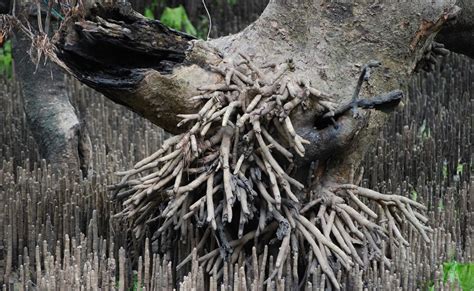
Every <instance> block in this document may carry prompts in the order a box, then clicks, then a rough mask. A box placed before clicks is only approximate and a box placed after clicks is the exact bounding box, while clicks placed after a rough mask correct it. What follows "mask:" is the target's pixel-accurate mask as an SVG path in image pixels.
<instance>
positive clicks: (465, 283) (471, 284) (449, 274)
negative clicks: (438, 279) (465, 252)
mask: <svg viewBox="0 0 474 291" xmlns="http://www.w3.org/2000/svg"><path fill="white" fill-rule="evenodd" d="M443 281H444V282H445V283H446V282H450V283H454V282H456V281H457V282H458V283H459V286H460V287H461V288H462V290H464V291H468V290H469V291H471V290H474V263H466V264H462V263H458V262H456V261H452V262H447V263H444V264H443Z"/></svg>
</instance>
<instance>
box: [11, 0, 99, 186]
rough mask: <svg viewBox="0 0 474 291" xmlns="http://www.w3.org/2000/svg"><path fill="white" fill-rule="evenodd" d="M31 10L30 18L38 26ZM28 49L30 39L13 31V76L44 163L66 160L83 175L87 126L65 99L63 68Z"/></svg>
mask: <svg viewBox="0 0 474 291" xmlns="http://www.w3.org/2000/svg"><path fill="white" fill-rule="evenodd" d="M17 10H18V8H17ZM34 10H35V9H34ZM25 11H28V10H26V9H25ZM27 13H28V12H27ZM34 14H35V15H32V16H31V17H30V18H31V19H30V20H31V23H33V24H32V27H35V28H36V29H38V26H37V25H35V23H37V18H36V12H34ZM51 25H52V26H54V25H57V22H56V23H52V24H51ZM31 49H32V48H31V40H30V39H29V38H27V37H26V36H25V35H24V34H23V33H21V32H17V33H16V34H15V36H14V38H13V58H14V70H15V77H16V78H17V79H18V81H19V82H20V84H21V90H22V96H23V98H24V110H25V114H26V118H27V121H28V123H29V126H30V128H31V132H32V133H33V136H34V138H35V141H36V142H37V144H38V147H39V151H40V154H41V156H42V157H43V158H44V159H46V161H47V162H48V163H51V164H53V165H64V164H66V165H68V168H69V169H70V170H71V171H75V172H77V173H78V175H79V176H83V177H86V176H87V175H88V172H89V171H90V167H91V150H92V146H91V142H90V138H89V135H88V132H87V128H86V127H85V124H84V122H83V121H81V120H80V117H79V112H78V111H77V110H76V109H75V108H74V107H73V105H72V104H71V102H70V100H69V98H70V92H71V91H70V90H68V88H67V87H66V86H67V85H66V82H65V75H64V72H63V71H62V70H61V69H60V68H59V67H58V66H56V65H55V64H53V63H52V62H47V63H44V61H43V60H41V61H40V62H38V63H37V64H36V63H34V62H33V61H32V59H31V56H30V55H29V53H28V52H29V51H30V50H31Z"/></svg>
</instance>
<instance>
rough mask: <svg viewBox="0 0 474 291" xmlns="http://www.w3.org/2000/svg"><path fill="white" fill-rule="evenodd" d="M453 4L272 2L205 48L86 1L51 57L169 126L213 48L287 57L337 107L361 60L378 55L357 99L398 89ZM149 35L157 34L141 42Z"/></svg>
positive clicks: (340, 168) (260, 57) (302, 119)
mask: <svg viewBox="0 0 474 291" xmlns="http://www.w3.org/2000/svg"><path fill="white" fill-rule="evenodd" d="M453 6H454V1H448V0H446V1H437V2H436V3H435V4H433V3H432V1H427V0H426V1H421V0H420V1H412V2H406V3H394V4H374V3H371V4H367V3H365V2H364V1H361V2H358V3H346V2H342V1H341V2H337V1H334V2H333V1H295V2H293V1H280V0H274V1H271V2H270V3H269V5H268V7H267V8H266V10H265V11H264V13H263V15H262V16H261V17H260V18H259V19H258V20H257V21H256V22H255V23H254V24H252V25H250V26H249V27H248V28H246V29H245V30H244V31H242V32H240V33H238V34H235V35H232V36H229V37H225V38H220V39H217V40H214V41H211V42H210V43H209V45H208V44H207V43H205V42H202V41H194V40H191V38H190V37H188V36H186V35H183V34H180V33H176V32H172V31H169V30H167V29H166V28H164V27H162V25H161V24H159V23H157V22H152V21H147V20H145V19H143V18H141V17H140V16H139V15H137V14H134V13H133V12H132V11H131V10H129V8H126V7H122V8H120V9H117V8H110V7H109V8H94V9H92V10H91V13H89V14H88V16H86V19H85V20H83V21H81V20H79V19H77V18H72V19H70V20H69V22H68V23H67V25H65V29H63V31H62V32H61V35H60V37H59V38H58V39H57V41H56V44H57V47H58V56H59V57H60V58H61V59H62V60H63V61H64V62H65V63H66V64H67V66H68V67H69V68H70V69H71V70H72V71H73V72H74V73H75V75H76V77H78V78H79V79H80V80H81V81H83V82H84V83H86V84H88V85H90V86H91V87H93V88H95V89H97V90H99V91H101V92H102V93H104V94H105V95H106V96H107V97H109V98H111V99H112V100H114V101H116V102H118V103H120V104H123V105H125V106H128V107H129V108H131V109H132V110H134V111H136V112H138V113H139V114H141V115H142V116H144V117H145V118H147V119H149V120H151V121H152V122H154V123H156V124H157V125H159V126H161V127H163V128H164V129H166V130H168V131H170V132H173V133H177V132H180V131H182V129H180V128H177V127H176V125H177V124H178V122H179V120H180V119H179V118H177V117H176V116H177V114H180V113H181V114H182V113H184V114H186V113H194V112H196V110H197V107H196V104H197V103H196V102H195V101H192V100H191V99H190V97H191V96H195V95H198V94H199V90H198V88H199V87H202V86H204V85H208V84H214V83H216V82H218V81H220V80H221V76H220V75H218V74H216V73H214V72H213V71H212V70H211V69H210V66H212V65H217V64H218V63H219V62H220V61H221V57H220V56H219V53H216V52H215V51H214V50H213V49H212V47H217V48H218V50H219V51H220V52H222V53H223V54H224V55H225V57H231V58H235V59H238V58H239V57H238V53H240V52H245V53H246V54H248V55H251V56H252V58H253V59H254V60H255V62H256V63H257V64H258V65H262V64H265V63H268V62H273V63H282V62H285V61H286V60H287V59H289V58H292V59H293V61H294V63H295V67H296V70H295V72H294V73H293V74H292V77H293V78H295V79H301V78H304V79H307V80H310V81H311V82H312V84H313V86H314V87H316V88H318V89H319V90H321V91H323V92H326V93H328V94H330V95H331V96H332V97H333V100H334V102H336V103H338V104H344V103H346V102H348V101H350V99H351V96H352V93H353V91H354V89H355V84H356V80H357V78H358V77H357V76H358V74H359V72H360V69H361V66H362V65H364V64H365V63H367V62H369V61H370V60H378V61H381V62H382V68H380V69H378V70H379V71H380V72H379V73H376V74H374V75H373V77H372V78H371V80H370V85H369V86H365V87H364V88H362V92H361V95H362V96H367V97H370V96H374V95H378V94H382V93H384V92H388V91H391V90H394V89H397V88H399V87H400V84H401V83H402V82H403V81H404V80H406V79H407V77H408V75H409V74H410V72H411V71H412V70H413V68H414V67H415V65H416V63H417V61H418V60H419V59H420V58H421V56H422V53H423V50H424V49H425V48H426V47H427V46H428V45H429V44H430V43H431V41H432V40H433V38H434V36H435V35H436V32H438V31H439V30H440V29H441V26H442V24H443V23H444V22H445V21H446V20H447V19H448V18H450V17H451V16H450V13H452V12H453V11H454V10H453ZM152 36H153V37H158V41H154V42H153V41H151V42H150V41H149V40H150V39H152ZM86 39H87V41H85V40H86ZM170 48H171V49H172V52H170ZM131 56H133V59H132V58H131ZM341 76H344V77H343V78H341ZM309 108H312V107H311V105H310V106H309ZM295 116H296V124H295V127H296V130H297V131H298V132H300V133H305V134H307V135H311V134H310V133H311V132H312V128H313V127H314V124H315V122H316V120H315V119H316V115H315V114H314V112H312V110H306V111H302V112H298V113H297V114H295ZM362 116H364V118H369V122H368V123H365V122H363V123H357V127H361V126H362V125H361V124H368V126H364V127H365V128H364V130H363V131H361V129H362V128H352V129H351V132H353V133H358V135H359V137H358V138H357V139H355V140H362V142H360V143H352V144H351V147H350V148H347V149H346V151H345V154H344V155H338V159H335V160H337V161H338V162H336V164H335V165H334V167H333V168H334V169H337V172H338V173H333V174H332V176H338V175H341V176H343V177H344V179H346V178H347V175H348V174H349V173H350V170H351V169H352V168H353V167H356V166H357V165H358V163H359V161H360V160H361V158H362V156H363V153H364V152H365V148H367V146H370V144H371V140H373V139H374V138H375V136H376V132H377V129H378V128H379V127H380V125H381V124H383V122H384V119H385V114H384V113H380V112H364V113H363V114H362ZM351 124H353V123H351ZM350 137H351V139H353V138H354V134H352V135H350ZM308 147H310V146H308ZM335 160H334V161H335Z"/></svg>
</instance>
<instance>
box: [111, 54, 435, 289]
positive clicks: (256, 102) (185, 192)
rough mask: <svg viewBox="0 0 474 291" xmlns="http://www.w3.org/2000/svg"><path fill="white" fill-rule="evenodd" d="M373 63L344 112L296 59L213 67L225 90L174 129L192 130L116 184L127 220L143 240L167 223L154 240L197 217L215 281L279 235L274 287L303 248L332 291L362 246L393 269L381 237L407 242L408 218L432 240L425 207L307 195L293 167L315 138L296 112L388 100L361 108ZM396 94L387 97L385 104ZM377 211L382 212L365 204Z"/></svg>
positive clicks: (329, 192) (207, 92)
mask: <svg viewBox="0 0 474 291" xmlns="http://www.w3.org/2000/svg"><path fill="white" fill-rule="evenodd" d="M378 65H379V64H377V63H372V64H369V65H367V66H366V67H364V70H363V73H362V74H361V78H360V80H359V84H358V88H357V89H356V93H355V95H354V99H353V103H351V104H349V105H345V106H343V107H341V108H339V109H337V108H336V107H335V104H334V103H333V102H331V98H330V96H328V95H327V94H324V93H323V92H320V91H319V90H317V89H315V88H313V87H311V84H310V83H309V82H306V81H302V80H294V79H292V78H291V77H290V75H291V74H290V73H289V72H290V71H291V70H293V64H292V62H291V61H288V62H287V63H283V64H279V65H276V64H268V65H266V66H263V67H260V68H259V67H257V66H256V65H254V64H253V63H252V60H251V59H250V58H249V57H247V56H245V55H241V56H240V58H239V60H238V61H232V60H224V61H222V63H221V64H220V65H219V66H218V67H213V68H212V69H213V70H214V71H215V72H217V73H220V74H221V75H222V79H223V83H222V84H217V85H212V86H208V87H203V88H201V91H202V95H200V96H195V97H193V98H194V99H198V100H202V102H203V106H202V108H201V109H200V111H199V112H198V113H196V114H188V115H180V117H181V118H182V122H181V123H180V124H179V126H185V125H186V126H189V130H188V131H187V132H186V133H183V134H181V135H178V136H174V137H171V138H170V139H168V140H166V141H165V142H164V144H163V146H162V147H161V149H160V150H159V151H157V152H156V153H154V154H153V155H151V156H150V157H148V158H146V159H144V160H143V161H141V162H139V163H137V164H136V165H135V167H134V169H132V170H129V171H126V172H122V173H119V175H122V176H123V179H122V181H121V183H119V184H118V185H116V186H114V188H115V190H116V193H115V194H116V196H115V198H117V199H119V200H122V201H123V205H124V206H125V208H124V210H123V212H122V213H121V214H120V215H121V216H124V217H126V218H128V219H131V220H132V221H133V223H134V227H135V229H134V230H135V232H136V234H137V235H140V234H141V233H142V232H143V226H144V225H145V224H147V223H151V222H155V221H157V220H160V221H162V223H161V224H160V227H159V229H158V230H157V232H156V233H155V237H154V238H155V239H159V238H160V236H162V235H164V234H165V233H166V232H167V231H170V230H181V233H182V235H183V236H185V235H186V234H187V231H186V227H187V225H188V224H189V223H188V220H190V219H194V222H195V225H197V226H198V227H203V228H205V229H206V231H205V232H204V236H203V237H202V239H201V241H200V242H199V243H198V244H197V245H196V246H195V247H196V251H197V252H198V253H201V252H202V251H203V250H204V249H207V250H209V249H213V248H214V247H213V245H215V241H213V239H209V238H210V237H211V235H210V234H211V233H214V236H213V237H214V238H215V240H216V241H217V244H218V246H219V247H218V248H216V249H214V250H213V251H210V252H208V253H207V254H205V255H202V256H201V257H199V258H198V261H199V262H202V263H203V264H206V266H207V271H209V272H215V273H216V274H218V276H219V277H220V276H222V271H221V272H218V270H221V269H222V268H220V267H221V266H222V264H223V262H224V261H228V262H230V263H235V262H236V261H237V259H238V258H239V255H240V254H241V253H242V252H243V250H244V247H245V246H246V245H247V244H248V242H249V241H251V240H254V241H255V242H256V241H257V240H258V241H259V242H260V243H262V244H263V245H267V244H268V243H269V242H271V241H273V240H272V239H274V237H275V236H276V238H277V239H278V240H279V241H281V246H280V248H279V252H278V255H277V257H276V261H275V266H274V271H273V273H271V276H270V278H268V279H270V280H271V279H272V278H273V277H275V276H278V277H281V276H282V273H283V266H284V263H285V262H286V261H287V260H288V262H289V260H291V258H292V257H293V261H295V260H296V261H297V260H298V254H303V253H306V252H305V251H304V250H302V249H301V248H306V247H307V248H308V250H309V253H310V256H309V260H310V261H309V264H307V266H308V268H310V267H311V266H312V263H313V261H314V262H317V263H318V264H320V265H321V267H322V270H323V271H324V273H325V274H326V275H327V277H328V278H329V279H330V281H331V282H332V284H333V285H334V286H335V287H336V288H338V287H339V284H338V282H337V280H336V276H335V267H334V266H335V263H336V265H339V266H342V267H344V268H345V269H350V268H351V266H353V265H354V263H357V264H359V265H364V261H363V260H362V258H361V257H360V255H359V254H358V252H357V249H358V248H360V247H361V246H364V247H366V249H367V250H368V252H369V255H370V256H371V257H372V258H375V259H378V260H380V261H382V262H383V263H385V264H387V265H389V264H390V262H389V260H388V259H387V258H386V257H385V255H384V252H383V250H382V247H381V241H383V239H385V238H388V237H390V239H391V240H392V243H393V244H394V245H395V246H403V245H408V242H407V241H406V240H405V239H404V238H403V236H402V234H401V230H400V224H401V223H403V222H404V221H405V220H408V221H409V222H410V223H411V224H412V225H413V226H414V227H415V228H416V230H418V231H419V232H420V233H421V234H422V235H423V238H425V240H427V241H428V236H427V234H426V232H427V231H429V228H428V227H426V226H425V223H426V222H427V219H426V218H425V217H424V216H423V215H422V214H420V212H419V211H423V210H425V207H424V206H423V205H421V204H419V203H417V202H414V201H411V200H409V199H408V198H405V197H402V196H397V195H383V194H380V193H378V192H375V191H372V190H369V189H365V188H361V187H358V186H355V185H336V184H325V185H317V186H316V188H314V189H310V190H312V191H306V192H307V193H306V194H305V195H301V193H303V191H305V189H304V188H305V185H304V184H303V183H301V182H300V181H298V180H296V179H295V178H294V176H293V173H294V168H295V167H294V164H293V161H294V159H295V157H296V156H301V157H303V156H304V155H305V145H306V144H308V143H309V142H308V141H307V140H305V139H304V138H302V137H301V136H299V135H298V134H297V133H296V131H295V129H294V128H293V125H292V120H291V113H292V111H293V110H295V109H296V108H297V107H299V106H302V107H303V109H305V108H306V106H307V103H308V100H309V99H310V98H314V99H315V102H312V103H316V108H315V109H312V110H315V114H319V116H320V117H321V118H328V119H332V117H334V116H336V115H338V114H341V113H343V112H344V111H347V110H348V109H350V108H353V107H357V106H360V107H364V106H365V107H373V106H376V105H377V104H379V103H380V104H382V103H384V102H385V101H386V98H385V99H384V98H381V99H380V98H374V99H371V100H373V102H372V103H371V102H368V101H367V100H357V97H358V92H359V91H360V86H361V85H362V82H363V81H364V80H365V81H366V79H367V78H368V76H369V75H370V72H369V71H370V68H373V67H376V66H378ZM399 95H400V94H399V92H398V91H394V92H391V93H389V95H388V98H389V101H390V102H391V101H393V100H394V99H396V98H400V96H399ZM335 126H336V125H335ZM132 177H135V178H132ZM301 197H309V198H301ZM372 204H373V205H375V206H376V207H377V211H376V212H375V211H373V210H372V208H371V207H369V206H368V205H370V206H373V205H372ZM255 250H256V249H254V251H255ZM265 250H266V249H265V248H263V247H261V248H260V249H259V250H258V251H259V252H260V253H261V252H262V251H265ZM291 254H292V256H291ZM191 258H192V254H190V255H189V256H188V257H187V258H186V259H185V260H184V261H183V262H182V263H181V264H179V265H178V268H181V267H182V266H184V265H185V264H186V263H188V262H190V261H191ZM294 265H295V264H294ZM294 271H295V272H297V270H294Z"/></svg>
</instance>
